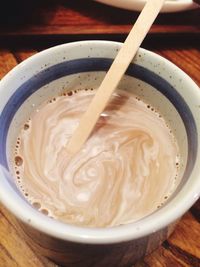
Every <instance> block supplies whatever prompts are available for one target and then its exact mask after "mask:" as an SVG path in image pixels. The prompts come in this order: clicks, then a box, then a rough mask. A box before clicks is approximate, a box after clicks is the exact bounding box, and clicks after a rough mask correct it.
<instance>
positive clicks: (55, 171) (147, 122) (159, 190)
mask: <svg viewBox="0 0 200 267" xmlns="http://www.w3.org/2000/svg"><path fill="white" fill-rule="evenodd" d="M93 96H94V91H93V90H84V91H83V90H82V91H74V92H68V93H66V94H64V95H62V96H58V97H56V98H53V99H51V100H49V101H48V102H46V103H43V104H42V105H41V106H39V107H38V109H37V110H35V112H34V113H33V114H32V116H31V118H30V119H29V120H28V121H27V122H26V123H25V124H24V126H23V128H22V129H21V132H20V134H19V137H18V140H17V142H16V150H15V156H14V159H13V161H14V166H15V167H14V168H15V177H16V183H17V184H18V186H19V188H20V190H21V191H22V193H23V194H24V196H25V197H26V198H27V200H28V201H29V202H30V203H31V204H32V205H33V206H34V207H35V208H36V209H38V210H39V211H41V212H43V213H44V214H46V215H48V216H50V217H53V218H55V219H58V220H60V221H63V222H66V223H70V224H75V225H81V226H90V227H109V226H116V225H121V224H127V223H130V222H134V221H137V220H139V219H141V218H143V217H145V216H147V215H149V214H150V213H152V212H154V211H155V210H156V209H158V208H159V207H160V206H161V205H163V203H164V202H165V201H166V200H167V198H169V196H170V195H171V194H172V193H173V192H174V190H175V188H176V186H177V183H178V181H177V175H178V164H179V150H178V146H177V143H176V141H175V138H174V136H173V135H172V133H171V131H170V129H169V127H168V126H167V124H166V122H165V120H164V119H163V118H162V116H161V115H160V114H159V113H158V112H157V111H156V110H155V109H154V108H153V107H151V106H150V105H148V104H146V103H145V102H143V101H142V100H141V99H139V98H138V97H136V96H134V95H133V94H132V93H129V92H125V91H123V92H122V91H116V93H115V94H114V95H113V96H112V99H111V101H110V103H109V104H108V106H107V108H106V110H105V111H104V112H103V113H102V114H101V117H100V119H99V121H98V123H97V125H96V126H95V129H94V130H93V132H92V135H91V136H90V138H89V139H88V141H87V142H86V144H85V145H84V147H83V148H82V149H81V151H80V152H79V153H78V154H77V155H75V156H74V157H73V158H71V157H70V156H69V155H68V153H67V151H66V147H67V142H68V141H69V139H70V137H71V135H72V133H73V132H74V130H75V128H76V127H77V125H78V123H79V118H80V117H81V115H82V114H83V112H84V111H85V110H86V109H87V107H88V105H89V103H90V101H91V99H92V97H93Z"/></svg>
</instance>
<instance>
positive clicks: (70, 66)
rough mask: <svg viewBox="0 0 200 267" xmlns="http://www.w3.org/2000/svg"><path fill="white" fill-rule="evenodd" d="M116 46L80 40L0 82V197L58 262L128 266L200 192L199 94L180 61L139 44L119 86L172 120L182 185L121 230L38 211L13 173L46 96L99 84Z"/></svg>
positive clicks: (38, 56) (149, 248) (17, 69)
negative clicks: (19, 145) (23, 136)
mask: <svg viewBox="0 0 200 267" xmlns="http://www.w3.org/2000/svg"><path fill="white" fill-rule="evenodd" d="M120 47H121V43H116V42H110V41H82V42H75V43H69V44H64V45H60V46H56V47H53V48H50V49H47V50H45V51H43V52H40V53H38V54H36V55H34V56H32V57H30V58H29V59H27V60H25V61H24V62H22V63H21V64H19V65H18V66H17V67H15V68H14V69H13V70H12V71H11V72H9V73H8V74H7V75H6V76H5V77H4V78H3V79H2V80H1V82H0V151H1V153H0V164H1V166H2V167H1V168H0V201H1V202H2V204H3V205H4V206H5V207H6V208H7V209H8V210H9V211H10V212H11V213H13V214H14V215H15V216H16V218H17V219H18V221H19V223H20V225H21V227H22V229H23V230H24V232H25V236H26V238H27V240H28V242H29V243H30V244H31V245H32V246H33V247H34V248H35V249H37V250H38V251H39V253H41V254H43V255H45V256H47V257H49V258H50V259H52V260H53V261H55V262H56V263H58V264H61V265H62V266H77V267H79V266H81V267H83V266H88V267H89V266H99V267H100V266H106V264H109V266H113V267H114V266H118V267H119V266H130V265H131V264H133V263H134V262H135V261H137V260H138V259H140V258H142V257H144V256H145V255H146V254H147V253H150V252H151V251H152V250H154V249H155V248H157V247H158V246H159V245H160V244H161V243H162V242H163V241H164V240H165V239H166V238H167V237H168V236H169V234H170V233H171V232H172V230H173V229H174V225H175V223H176V222H177V221H178V220H179V219H180V218H181V216H182V215H183V214H184V213H185V212H186V211H187V210H188V209H189V208H190V207H191V206H192V205H193V203H194V202H195V201H196V200H197V199H198V197H199V194H200V148H199V143H200V142H199V141H200V91H199V88H198V86H197V85H196V84H195V83H194V82H193V81H192V80H191V78H190V77H188V76H187V75H186V74H185V73H184V72H183V71H182V70H180V69H179V68H178V67H177V66H175V65H174V64H172V63H171V62H169V61H168V60H166V59H164V58H163V57H161V56H159V55H157V54H155V53H152V52H150V51H147V50H145V49H142V48H140V49H139V50H138V53H137V55H136V56H135V58H134V60H133V62H132V63H131V64H130V66H129V68H128V70H127V72H126V74H125V75H124V77H123V79H122V81H121V82H120V84H119V88H120V89H122V90H129V91H131V92H133V93H134V94H136V95H138V96H139V97H140V98H141V99H143V100H144V101H146V102H147V103H149V104H151V105H152V106H153V107H155V108H156V109H157V110H159V112H160V114H161V115H162V116H163V117H164V118H165V120H166V122H167V123H168V124H169V125H170V127H171V129H172V131H173V133H174V135H175V137H176V139H177V142H178V145H179V148H180V154H181V168H180V177H179V178H180V179H181V182H180V184H179V186H178V188H177V190H176V191H175V192H174V193H173V194H172V196H171V197H170V198H169V199H168V201H167V202H166V203H165V204H164V205H163V206H162V207H161V208H160V209H158V210H157V211H155V212H154V213H152V214H150V215H149V216H147V217H145V218H143V219H141V220H139V221H137V222H134V223H131V224H128V225H121V226H118V227H112V228H104V229H96V228H86V227H77V226H73V225H68V224H64V223H62V222H59V221H56V220H53V219H51V218H49V217H48V216H45V215H43V214H41V213H40V212H38V211H37V210H35V209H34V208H33V207H32V206H31V205H30V204H29V203H28V202H27V201H26V200H25V199H24V197H23V196H22V195H21V193H20V192H19V190H18V189H17V186H16V185H15V183H14V182H13V178H12V175H11V171H10V170H11V165H10V162H11V158H12V153H13V149H14V146H15V140H16V137H17V135H18V133H19V130H20V127H21V125H23V124H24V122H25V121H26V120H27V118H28V117H29V116H30V114H31V112H32V111H33V110H34V109H36V108H37V106H38V105H40V104H41V103H42V102H43V101H45V100H47V99H49V98H50V97H53V96H55V95H58V94H60V93H62V92H66V91H68V90H69V91H70V90H72V89H73V90H74V89H85V88H98V86H99V85H100V83H101V81H102V79H103V77H104V76H105V73H106V71H107V70H108V68H109V67H110V65H111V63H112V61H113V58H114V57H115V56H116V55H117V52H118V51H119V49H120Z"/></svg>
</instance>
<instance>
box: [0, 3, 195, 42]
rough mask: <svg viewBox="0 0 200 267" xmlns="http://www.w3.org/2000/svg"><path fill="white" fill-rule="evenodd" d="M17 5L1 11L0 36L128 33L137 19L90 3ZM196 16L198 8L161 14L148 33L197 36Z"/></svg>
mask: <svg viewBox="0 0 200 267" xmlns="http://www.w3.org/2000/svg"><path fill="white" fill-rule="evenodd" d="M7 1H8V2H9V0H7ZM15 2H16V0H15ZM17 2H18V5H17V6H16V5H8V7H7V6H6V7H4V8H5V10H4V9H3V8H2V10H4V12H2V13H1V16H0V20H1V26H0V36H3V37H8V36H15V37H16V38H19V36H47V35H51V36H53V35H54V36H55V35H56V36H57V35H66V34H68V35H73V36H74V35H80V34H81V35H83V34H85V35H86V34H90V35H98V34H104V35H106V34H107V35H109V34H127V33H128V32H129V31H130V29H131V25H133V23H134V21H136V18H137V16H138V13H137V12H133V11H127V10H120V9H118V8H113V7H109V6H106V5H103V4H100V3H97V2H95V1H92V0H84V1H83V0H76V1H74V0H68V1H66V0H43V1H33V0H30V1H29V2H28V3H29V4H27V3H26V1H22V0H18V1H17ZM14 8H15V9H16V10H13V9H14ZM9 13H10V14H11V16H9ZM12 14H18V15H15V16H14V15H13V16H12ZM199 16H200V9H199V10H193V11H189V12H181V13H178V14H177V13H175V14H160V15H159V17H158V19H157V20H156V23H155V24H154V26H153V27H152V29H151V31H150V34H157V33H160V34H169V33H171V34H174V35H176V34H177V33H180V34H189V35H191V33H193V34H198V33H200V20H199ZM8 18H9V19H8ZM80 22H81V23H80Z"/></svg>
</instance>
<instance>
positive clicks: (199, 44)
mask: <svg viewBox="0 0 200 267" xmlns="http://www.w3.org/2000/svg"><path fill="white" fill-rule="evenodd" d="M8 2H9V1H8ZM16 2H17V4H16V6H15V5H14V6H13V10H12V8H11V9H10V6H9V14H10V17H9V16H8V13H6V12H7V10H6V8H8V7H6V6H5V10H3V13H2V14H1V16H0V22H1V23H0V25H1V26H0V78H2V77H3V76H4V75H5V74H6V73H7V72H8V71H9V70H11V69H12V68H13V67H14V66H16V65H17V64H18V63H19V62H21V61H22V60H24V59H26V58H27V57H29V56H31V55H33V54H34V53H36V52H38V51H39V50H42V49H44V48H47V47H51V46H53V45H55V44H60V43H64V42H69V41H75V40H85V39H107V40H117V41H123V40H124V38H125V36H126V34H127V33H128V31H129V30H130V28H131V23H133V22H134V21H135V19H136V17H137V15H138V13H135V12H130V11H124V10H119V9H116V8H111V7H107V6H103V5H101V4H98V3H95V2H94V1H86V0H84V1H83V0H80V1H79V0H76V1H65V0H57V1H54V0H49V1H45V0H43V1H40V2H38V1H33V2H32V1H16ZM14 3H15V2H14ZM21 3H22V4H23V5H21V6H20V4H21ZM27 8H28V9H27ZM27 10H28V11H27ZM16 11H17V12H16ZM16 13H17V14H18V15H19V17H18V18H16V17H15V16H14V15H13V14H15V15H16ZM3 14H4V16H3ZM11 15H12V18H11ZM142 46H143V47H145V48H147V49H150V50H153V51H155V52H157V53H159V54H160V55H162V56H164V57H166V58H168V59H169V60H171V61H172V62H174V63H175V64H176V65H178V66H179V67H180V68H181V69H183V70H184V71H185V72H186V73H188V74H189V75H190V76H191V77H192V78H193V79H194V81H195V82H196V83H197V84H198V85H200V49H199V48H200V10H195V11H189V12H184V13H181V14H162V15H160V16H159V18H158V19H157V20H156V22H155V25H154V26H153V27H152V29H151V31H150V33H149V36H148V37H147V38H146V40H145V42H144V43H143V45H142ZM135 266H136V267H164V266H166V267H179V266H180V267H181V266H184V267H185V266H188V267H189V266H190V267H200V201H198V202H197V203H196V204H195V205H194V206H193V207H192V208H191V209H190V211H189V212H188V213H186V214H185V215H184V216H183V218H182V220H181V221H180V222H179V224H178V225H177V227H176V230H175V232H174V233H173V234H172V236H171V237H170V238H169V239H168V240H167V241H165V242H164V243H163V245H162V246H161V247H160V248H159V249H157V250H156V251H155V252H154V253H152V254H151V255H149V256H147V257H146V258H145V259H144V260H143V261H141V262H139V263H138V264H136V265H135ZM0 267H56V265H55V264H53V263H51V262H49V261H48V260H47V259H45V258H43V257H41V256H39V255H36V254H35V253H34V252H33V250H32V249H31V248H30V247H29V245H28V244H27V243H26V242H25V241H24V240H23V238H22V235H21V233H20V229H19V227H18V226H17V224H16V220H15V218H14V217H13V216H12V215H11V214H10V213H9V212H8V211H7V210H6V209H5V208H4V207H3V206H2V205H0ZM83 267H84V266H83Z"/></svg>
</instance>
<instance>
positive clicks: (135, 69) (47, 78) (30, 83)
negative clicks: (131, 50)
mask: <svg viewBox="0 0 200 267" xmlns="http://www.w3.org/2000/svg"><path fill="white" fill-rule="evenodd" d="M112 61H113V60H112V59H110V58H95V57H94V58H82V59H75V60H70V61H64V62H62V63H59V64H56V65H53V66H51V67H49V68H46V69H45V70H42V71H40V72H39V73H37V74H36V75H34V76H33V77H31V78H30V79H28V80H27V81H26V82H24V83H23V84H22V85H21V86H20V87H19V88H17V90H16V91H15V92H14V94H13V95H12V96H11V97H10V99H9V101H8V102H7V104H6V105H5V107H4V109H3V111H2V113H1V115H0V125H1V131H0V151H1V153H0V164H1V165H2V166H3V167H5V168H6V169H7V170H9V167H8V161H7V154H6V142H7V135H8V131H9V127H10V124H11V121H12V119H13V118H14V116H15V113H16V112H17V111H18V109H19V108H20V106H21V105H22V104H23V102H24V101H26V99H27V98H28V97H29V96H31V95H32V94H33V93H35V92H36V91H37V90H39V89H40V88H41V87H42V86H44V85H46V84H49V83H50V82H52V81H54V80H56V79H59V78H62V77H64V76H67V75H72V74H77V73H83V72H93V71H107V70H108V69H109V67H110V65H111V64H112ZM126 75H128V76H131V77H135V78H137V79H139V80H142V81H143V82H146V83H147V84H150V85H151V86H153V87H154V88H155V89H157V90H158V91H159V92H161V93H162V94H163V95H165V96H166V97H167V98H168V100H169V101H170V102H171V103H172V104H173V105H174V106H175V108H176V110H177V111H178V113H179V115H180V117H181V118H182V121H183V123H184V126H185V129H186V133H187V139H188V158H187V165H186V169H185V172H184V177H183V181H186V180H187V178H188V177H189V175H190V173H191V171H192V169H193V166H194V164H195V161H196V156H197V143H198V140H197V127H196V124H195V120H194V118H193V115H192V113H191V111H190V109H189V107H188V105H187V103H186V102H185V101H184V99H183V98H182V96H181V95H180V94H179V93H178V92H177V90H176V89H175V88H174V87H173V86H172V85H171V84H170V83H169V82H168V81H166V80H165V79H163V78H162V77H160V76H159V75H157V74H156V73H154V72H152V71H150V70H148V69H146V68H144V67H142V66H140V65H137V64H130V66H129V68H128V70H127V72H126Z"/></svg>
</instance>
